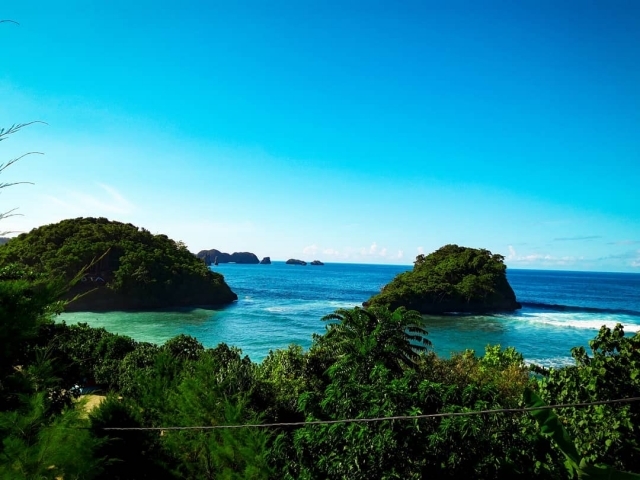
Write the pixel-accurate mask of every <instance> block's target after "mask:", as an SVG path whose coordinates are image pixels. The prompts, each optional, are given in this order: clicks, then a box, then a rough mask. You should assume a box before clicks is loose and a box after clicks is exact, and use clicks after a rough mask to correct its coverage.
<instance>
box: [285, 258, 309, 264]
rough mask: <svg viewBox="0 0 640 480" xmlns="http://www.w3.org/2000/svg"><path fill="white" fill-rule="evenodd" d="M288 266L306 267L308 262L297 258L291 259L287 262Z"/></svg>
mask: <svg viewBox="0 0 640 480" xmlns="http://www.w3.org/2000/svg"><path fill="white" fill-rule="evenodd" d="M286 263H287V265H306V264H307V262H305V261H304V260H298V259H297V258H290V259H289V260H287V262H286Z"/></svg>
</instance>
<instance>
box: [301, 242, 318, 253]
mask: <svg viewBox="0 0 640 480" xmlns="http://www.w3.org/2000/svg"><path fill="white" fill-rule="evenodd" d="M318 250H319V248H318V246H317V245H316V244H315V243H314V244H313V245H309V246H308V247H304V248H303V249H302V253H304V254H305V255H315V254H316V253H318Z"/></svg>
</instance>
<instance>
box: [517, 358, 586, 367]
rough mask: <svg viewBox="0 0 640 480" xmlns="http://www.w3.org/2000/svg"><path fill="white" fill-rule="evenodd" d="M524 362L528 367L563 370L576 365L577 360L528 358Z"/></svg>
mask: <svg viewBox="0 0 640 480" xmlns="http://www.w3.org/2000/svg"><path fill="white" fill-rule="evenodd" d="M524 361H525V363H526V364H527V365H539V366H541V367H545V368H562V367H569V366H572V365H575V364H576V362H575V360H574V359H573V358H572V357H571V356H567V357H550V358H539V359H535V360H530V359H528V358H525V360H524Z"/></svg>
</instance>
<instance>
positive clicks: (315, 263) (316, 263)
mask: <svg viewBox="0 0 640 480" xmlns="http://www.w3.org/2000/svg"><path fill="white" fill-rule="evenodd" d="M309 265H324V263H322V262H321V261H320V260H314V261H313V262H311V263H310V264H309Z"/></svg>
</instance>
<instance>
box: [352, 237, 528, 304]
mask: <svg viewBox="0 0 640 480" xmlns="http://www.w3.org/2000/svg"><path fill="white" fill-rule="evenodd" d="M506 269H507V267H506V265H505V264H504V257H503V256H502V255H497V254H495V255H494V254H492V253H491V252H490V251H489V250H485V249H477V248H468V247H459V246H458V245H445V246H444V247H442V248H440V249H438V250H436V251H435V252H433V253H431V254H429V255H427V256H425V255H418V257H416V261H415V263H414V267H413V270H412V271H408V272H404V273H400V274H399V275H397V276H396V277H395V278H394V279H393V280H392V281H391V282H390V283H388V284H387V285H385V286H384V287H383V288H382V291H381V292H380V293H379V294H377V295H374V296H373V297H371V298H370V299H369V300H368V301H366V302H365V303H364V306H375V305H386V306H388V307H389V308H391V309H395V308H397V307H400V306H404V307H406V308H407V309H410V310H417V311H418V312H420V313H422V314H432V315H437V314H443V313H454V312H455V313H479V314H482V313H493V312H503V311H514V310H517V309H519V308H521V305H520V303H518V302H517V301H516V295H515V293H514V291H513V289H512V288H511V285H509V282H508V281H507V276H506Z"/></svg>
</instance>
